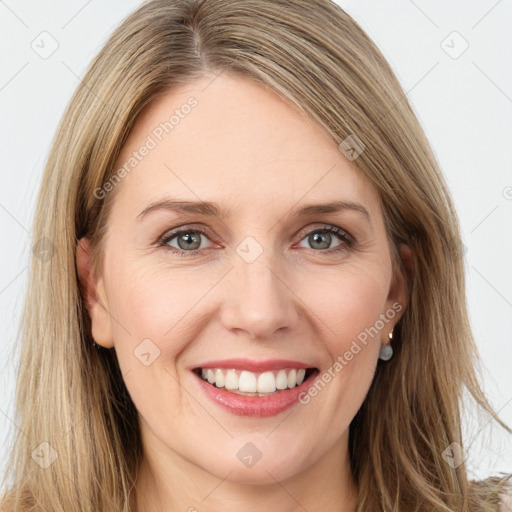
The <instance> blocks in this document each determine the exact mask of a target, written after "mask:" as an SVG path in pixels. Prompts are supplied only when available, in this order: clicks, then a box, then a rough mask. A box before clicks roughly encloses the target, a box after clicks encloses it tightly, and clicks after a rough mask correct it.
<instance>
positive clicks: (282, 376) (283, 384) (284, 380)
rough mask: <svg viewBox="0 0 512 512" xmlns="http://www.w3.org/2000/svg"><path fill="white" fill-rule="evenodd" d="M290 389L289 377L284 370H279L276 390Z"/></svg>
mask: <svg viewBox="0 0 512 512" xmlns="http://www.w3.org/2000/svg"><path fill="white" fill-rule="evenodd" d="M287 387H288V376H287V375H286V372H285V371H284V370H279V371H278V372H277V377H276V388H277V389H286V388H287Z"/></svg>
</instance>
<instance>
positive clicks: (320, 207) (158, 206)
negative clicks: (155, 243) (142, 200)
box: [137, 199, 370, 221]
mask: <svg viewBox="0 0 512 512" xmlns="http://www.w3.org/2000/svg"><path fill="white" fill-rule="evenodd" d="M155 210H170V211H175V212H178V213H180V212H189V213H199V214H201V215H208V216H211V217H218V218H219V219H224V218H226V217H228V216H229V213H227V212H223V211H221V210H220V209H219V207H218V206H217V205H216V204H215V203H211V202H208V201H175V200H172V199H163V200H160V201H155V202H153V203H151V204H150V205H148V206H147V207H146V208H144V210H142V211H141V212H140V213H139V214H138V215H137V220H139V221H141V220H142V219H143V218H144V217H145V216H146V215H148V214H149V213H150V212H152V211H155ZM343 210H352V211H356V212H359V213H362V214H363V215H364V216H365V217H366V218H367V220H368V221H370V214H369V213H368V210H367V209H366V208H365V207H364V206H363V205H362V204H360V203H355V202H353V201H333V202H330V203H324V204H310V205H307V206H304V207H302V208H300V209H299V210H298V211H297V212H296V213H295V215H296V216H297V217H308V216H311V215H317V214H320V213H336V212H340V211H343Z"/></svg>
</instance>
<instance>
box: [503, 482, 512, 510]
mask: <svg viewBox="0 0 512 512" xmlns="http://www.w3.org/2000/svg"><path fill="white" fill-rule="evenodd" d="M500 512H512V486H507V487H506V488H505V491H504V492H503V493H501V494H500Z"/></svg>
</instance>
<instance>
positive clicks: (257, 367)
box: [192, 358, 315, 372]
mask: <svg viewBox="0 0 512 512" xmlns="http://www.w3.org/2000/svg"><path fill="white" fill-rule="evenodd" d="M197 368H232V369H236V370H247V371H250V372H265V371H268V370H280V369H282V368H297V369H300V368H315V367H314V366H313V365H311V364H307V363H302V362H300V361H292V360H290V359H267V360H265V361H257V360H255V359H241V358H235V359H220V360H217V361H206V362H204V363H201V364H199V365H196V366H193V367H192V369H197Z"/></svg>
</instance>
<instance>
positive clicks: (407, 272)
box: [386, 244, 414, 325]
mask: <svg viewBox="0 0 512 512" xmlns="http://www.w3.org/2000/svg"><path fill="white" fill-rule="evenodd" d="M400 258H401V259H402V262H403V267H404V270H402V269H399V270H398V272H397V273H396V275H395V276H393V282H392V284H391V288H390V290H389V295H388V300H387V301H386V307H391V306H392V305H393V304H395V303H399V304H400V305H401V306H402V309H400V312H398V313H397V315H396V317H395V321H394V322H393V325H396V324H397V323H398V321H399V320H400V318H401V317H402V315H403V313H404V312H405V309H406V307H407V304H408V302H409V291H410V290H409V284H408V281H409V280H411V279H412V276H413V272H414V260H413V257H412V252H411V249H410V247H409V246H408V245H405V244H401V245H400Z"/></svg>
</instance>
